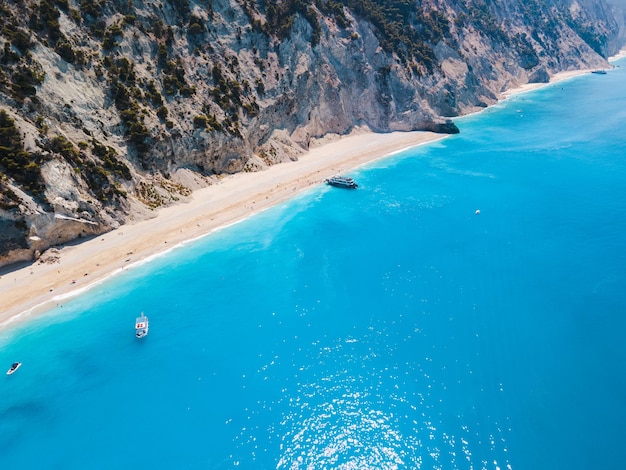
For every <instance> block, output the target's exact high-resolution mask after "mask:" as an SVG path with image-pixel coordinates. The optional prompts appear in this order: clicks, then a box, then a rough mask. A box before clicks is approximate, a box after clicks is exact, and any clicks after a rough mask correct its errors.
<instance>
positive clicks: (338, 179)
mask: <svg viewBox="0 0 626 470" xmlns="http://www.w3.org/2000/svg"><path fill="white" fill-rule="evenodd" d="M326 184H328V185H330V186H336V187H338V188H348V189H356V188H358V187H359V186H358V185H357V184H356V182H355V181H354V180H353V179H352V178H349V177H347V176H333V177H332V178H328V179H327V180H326Z"/></svg>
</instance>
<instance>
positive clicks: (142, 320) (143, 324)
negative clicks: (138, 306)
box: [135, 312, 148, 338]
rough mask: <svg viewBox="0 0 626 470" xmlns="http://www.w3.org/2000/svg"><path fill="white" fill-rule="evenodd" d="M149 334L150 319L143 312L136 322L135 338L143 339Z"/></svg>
mask: <svg viewBox="0 0 626 470" xmlns="http://www.w3.org/2000/svg"><path fill="white" fill-rule="evenodd" d="M147 334H148V317H146V316H145V315H144V314H143V312H141V316H140V317H137V319H136V320H135V336H136V337H137V338H143V337H144V336H146V335H147Z"/></svg>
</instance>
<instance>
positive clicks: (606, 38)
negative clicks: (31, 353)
mask: <svg viewBox="0 0 626 470" xmlns="http://www.w3.org/2000/svg"><path fill="white" fill-rule="evenodd" d="M615 1H618V0H615ZM387 3H389V2H380V1H374V0H370V1H368V2H354V1H348V0H346V1H336V2H330V1H326V0H316V1H313V0H311V1H309V2H304V1H302V0H300V1H298V0H282V1H277V2H267V1H264V0H259V1H252V0H245V1H244V0H199V1H187V0H178V1H174V0H163V1H151V0H143V1H141V0H139V1H138V0H135V1H134V2H127V1H126V0H124V1H121V0H119V1H113V2H101V3H97V2H95V3H92V2H78V1H76V0H69V1H66V0H57V1H51V0H43V1H41V2H39V1H38V2H34V1H33V2H30V1H26V2H19V4H18V3H17V2H16V3H13V2H11V1H9V0H2V1H0V7H1V8H0V15H1V16H2V18H3V20H4V22H5V24H7V25H9V26H7V27H6V28H4V29H3V31H2V32H1V33H0V36H1V39H2V42H3V43H4V48H3V53H2V54H1V56H0V61H1V62H2V64H3V68H2V73H1V74H0V121H2V122H3V123H4V124H3V125H2V126H0V127H1V128H2V129H3V130H7V129H8V130H7V132H4V133H3V134H4V135H3V136H0V173H1V179H0V265H2V264H8V263H10V262H14V261H17V260H30V259H33V257H36V256H37V255H38V254H39V253H41V251H43V250H45V249H46V248H48V247H50V246H52V245H55V244H59V243H65V242H68V241H71V240H73V239H76V238H78V237H83V236H92V235H96V234H99V233H102V232H106V231H108V230H111V229H112V228H115V227H117V226H119V225H120V224H124V223H127V222H129V221H132V220H137V219H141V218H145V217H150V216H151V215H152V214H154V211H155V210H157V209H158V207H159V206H163V205H168V204H172V203H175V202H177V201H181V200H182V201H184V200H185V198H187V197H188V196H189V195H190V192H191V191H192V190H193V189H195V188H198V187H201V186H203V185H206V184H211V182H212V180H213V179H215V178H216V177H217V176H219V175H220V174H224V173H235V172H240V171H259V170H262V169H263V168H265V167H267V166H268V165H273V164H275V163H278V162H282V161H287V160H289V159H294V158H297V155H298V154H299V153H301V152H303V151H305V150H306V149H307V148H308V146H309V143H310V142H311V139H314V138H319V137H322V136H324V135H326V134H329V133H335V134H346V133H348V132H350V131H351V130H352V129H354V128H355V127H356V126H363V127H368V128H370V129H372V130H373V131H376V132H388V131H392V130H419V129H424V130H435V131H438V132H454V131H455V126H454V124H453V123H452V122H451V118H453V117H455V116H459V115H462V114H465V113H468V112H471V111H474V110H476V109H479V108H481V107H485V106H488V105H490V104H493V103H495V102H496V101H497V99H498V95H499V93H501V92H502V91H504V90H506V89H507V88H510V87H514V86H518V85H521V84H524V83H527V82H529V81H546V80H547V79H548V78H549V75H550V74H552V73H555V72H558V71H562V70H568V69H580V68H597V67H608V64H607V62H606V57H608V56H609V55H611V54H613V53H615V52H617V51H618V50H619V48H620V47H621V45H623V44H624V38H625V34H624V13H623V11H622V10H620V9H619V6H617V5H615V4H611V5H609V4H605V3H602V2H600V1H595V0H573V1H572V0H544V1H539V0H533V1H529V2H518V1H513V0H505V1H502V2H486V3H483V2H467V1H456V0H432V1H429V2H411V1H409V0H405V1H397V2H395V3H397V4H398V5H395V3H394V2H391V3H394V5H393V6H394V8H396V7H397V8H399V9H400V11H402V12H406V15H405V16H404V17H403V18H400V20H398V19H397V18H396V20H395V23H394V22H391V21H390V22H389V23H385V22H384V21H383V22H381V20H380V18H385V15H387V14H391V13H389V10H385V8H386V7H385V5H387ZM363 5H367V6H368V8H370V10H364V9H363ZM374 13H376V14H374ZM402 22H404V23H403V28H404V29H401V30H400V32H398V30H397V29H394V28H395V27H396V26H397V24H400V23H402ZM394 25H396V26H394ZM407 31H408V32H407ZM409 33H410V34H409ZM2 113H3V114H2ZM7 135H8V137H7Z"/></svg>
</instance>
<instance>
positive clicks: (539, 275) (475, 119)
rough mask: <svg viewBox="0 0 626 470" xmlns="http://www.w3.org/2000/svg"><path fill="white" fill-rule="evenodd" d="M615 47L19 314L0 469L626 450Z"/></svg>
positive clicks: (527, 460)
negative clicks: (597, 60)
mask: <svg viewBox="0 0 626 470" xmlns="http://www.w3.org/2000/svg"><path fill="white" fill-rule="evenodd" d="M616 64H617V65H620V64H621V65H622V67H620V68H617V69H615V70H612V71H610V72H609V73H608V74H606V75H595V74H585V75H580V76H578V77H575V78H573V79H570V80H567V81H564V82H559V83H556V84H553V85H550V86H547V87H545V88H542V89H539V90H536V91H532V92H529V93H525V94H520V95H516V96H514V97H512V98H510V99H509V100H506V101H504V102H502V103H501V104H499V105H497V106H494V107H492V108H489V109H487V110H485V111H484V112H482V113H479V114H475V115H472V116H468V117H465V118H462V119H458V120H457V121H456V122H457V124H458V126H459V128H460V129H461V133H460V134H459V135H456V136H452V137H449V138H447V139H444V140H442V141H438V142H435V143H432V144H429V145H426V146H421V147H418V148H414V149H411V150H407V151H405V152H402V153H401V154H397V155H394V156H392V157H389V158H386V159H384V160H380V161H377V162H376V163H374V164H371V165H369V166H367V167H363V168H359V169H355V170H354V171H352V172H351V173H350V176H353V177H354V178H355V179H356V180H357V181H358V183H359V185H360V186H359V189H358V190H356V191H348V190H341V189H336V188H330V187H327V186H324V185H319V186H317V187H315V188H313V189H311V190H309V191H308V192H306V193H304V194H301V195H299V196H297V197H296V198H294V199H293V200H291V201H289V202H288V203H285V204H283V205H280V206H276V207H274V208H272V209H270V210H267V211H265V212H262V213H260V214H257V215H255V216H253V217H250V218H248V219H246V220H245V221H243V222H241V223H239V224H236V225H234V226H231V227H229V228H226V229H224V230H222V231H219V232H217V233H214V234H212V235H210V236H208V237H205V238H203V239H201V240H197V241H195V242H193V243H190V244H187V245H185V246H182V247H179V248H177V249H175V250H173V251H171V252H170V253H168V254H167V255H165V256H163V257H160V258H157V259H155V260H153V261H151V262H149V263H147V264H144V265H142V266H140V267H137V268H135V269H132V270H128V271H126V272H124V273H123V274H121V275H118V276H116V277H114V278H112V279H110V280H109V281H107V282H106V283H104V284H101V285H99V286H97V287H95V288H94V289H93V290H91V291H89V292H87V293H85V294H83V295H81V296H80V297H77V298H75V299H73V300H71V301H70V302H68V303H67V304H66V305H64V306H63V307H59V308H57V309H55V310H52V311H50V312H48V313H47V314H45V315H44V316H42V317H38V318H36V319H33V320H32V321H30V322H29V323H28V324H26V325H23V326H19V327H14V328H13V329H11V330H9V331H4V332H2V333H1V334H0V365H2V364H4V367H6V368H8V366H9V365H10V364H11V363H12V362H13V361H17V360H19V361H21V362H22V363H23V365H22V367H21V369H20V370H19V371H18V372H17V373H16V374H14V375H12V376H4V374H2V377H0V468H1V469H86V468H89V469H126V468H150V469H231V468H241V469H294V470H295V469H395V468H398V469H419V468H421V469H498V468H499V469H585V470H587V469H599V468H606V469H617V468H623V466H624V462H626V445H625V444H624V437H625V435H626V131H625V130H624V129H625V126H626V61H624V60H622V61H618V62H617V63H616ZM476 210H480V213H479V214H476ZM142 311H143V312H145V313H146V314H147V315H148V316H149V317H150V334H149V336H148V337H147V338H144V339H143V340H141V341H138V340H136V339H135V337H134V329H133V327H134V320H135V316H136V315H137V314H139V313H140V312H142Z"/></svg>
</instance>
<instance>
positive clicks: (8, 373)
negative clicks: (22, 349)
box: [7, 362, 22, 375]
mask: <svg viewBox="0 0 626 470" xmlns="http://www.w3.org/2000/svg"><path fill="white" fill-rule="evenodd" d="M21 365H22V363H21V362H14V363H13V364H11V367H9V370H7V375H11V374H13V373H14V372H15V371H16V370H17V369H19V368H20V366H21Z"/></svg>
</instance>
